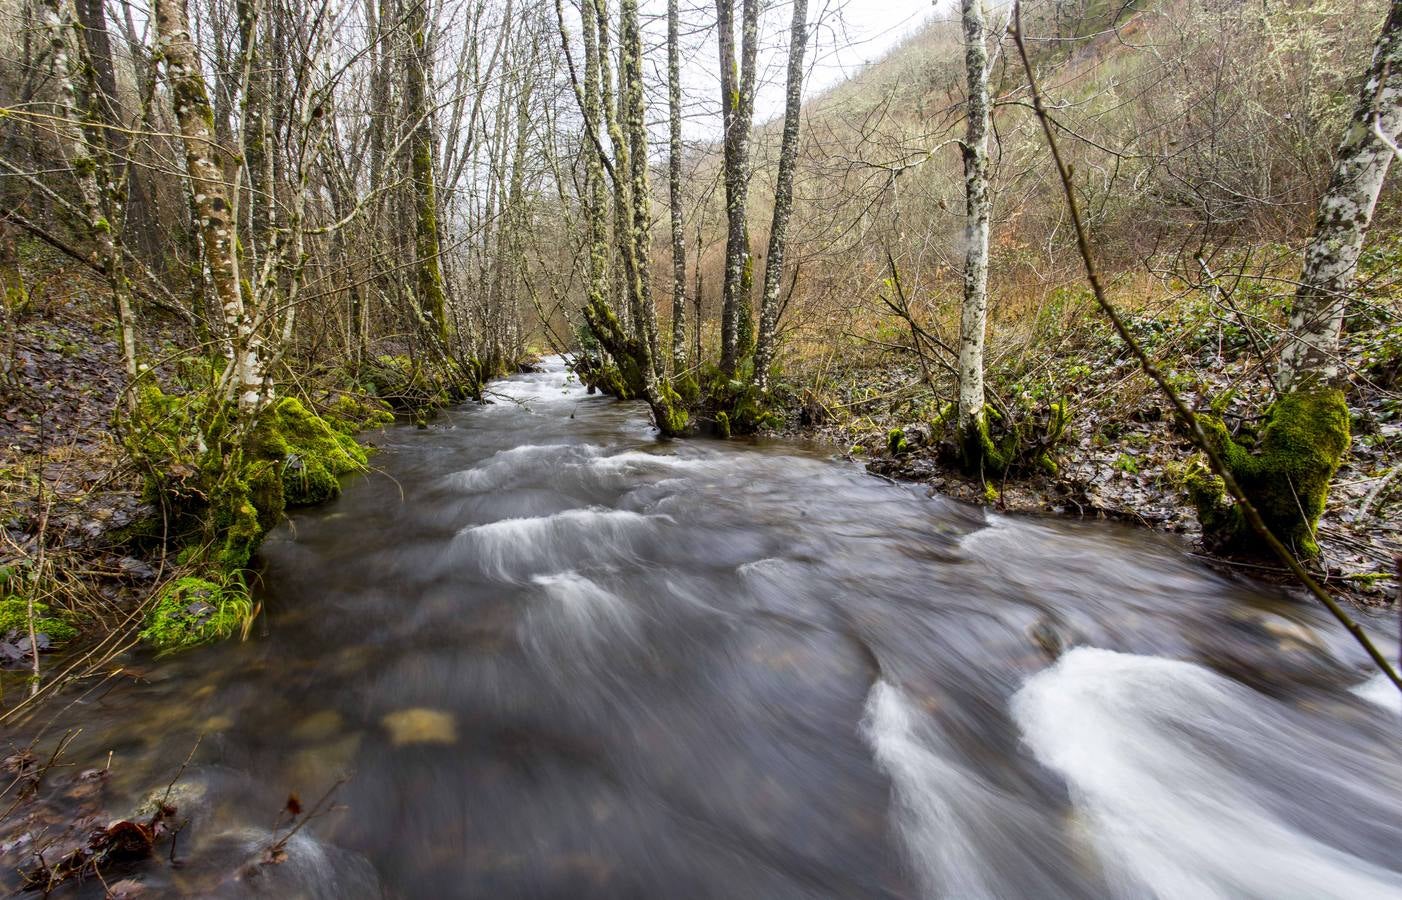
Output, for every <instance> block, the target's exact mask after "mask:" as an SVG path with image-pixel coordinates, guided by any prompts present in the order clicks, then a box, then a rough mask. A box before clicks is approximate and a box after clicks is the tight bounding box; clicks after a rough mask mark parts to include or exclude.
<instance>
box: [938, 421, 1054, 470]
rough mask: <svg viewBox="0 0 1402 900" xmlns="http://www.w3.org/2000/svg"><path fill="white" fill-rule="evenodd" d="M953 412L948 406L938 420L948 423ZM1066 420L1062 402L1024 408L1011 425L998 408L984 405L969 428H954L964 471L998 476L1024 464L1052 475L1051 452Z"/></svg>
mask: <svg viewBox="0 0 1402 900" xmlns="http://www.w3.org/2000/svg"><path fill="white" fill-rule="evenodd" d="M954 414H955V409H954V408H953V407H952V406H951V407H950V408H947V409H946V410H944V411H943V412H942V413H941V419H942V420H943V421H946V422H947V421H949V420H950V419H951V417H953V416H954ZM1067 421H1068V418H1067V411H1066V405H1065V404H1064V403H1049V404H1047V405H1046V407H1044V408H1043V409H1040V410H1030V411H1026V412H1025V413H1024V414H1023V415H1022V416H1021V418H1020V421H1018V422H1015V423H1012V424H1009V423H1008V422H1007V421H1006V419H1005V417H1004V416H1003V415H1002V414H1001V413H1000V412H998V410H997V409H995V408H994V407H992V406H985V407H984V408H983V412H982V413H981V414H980V415H978V416H976V417H975V418H974V420H973V421H972V422H971V423H969V425H968V427H966V428H963V429H957V435H956V437H957V443H958V446H959V454H960V461H961V463H962V465H963V466H964V469H965V471H967V472H969V473H970V474H973V475H980V476H985V475H994V476H1001V475H1003V474H1005V473H1006V472H1008V471H1009V470H1011V469H1013V468H1021V467H1027V466H1032V467H1035V468H1038V469H1041V470H1042V471H1044V472H1047V473H1048V474H1055V473H1056V470H1057V465H1056V458H1055V457H1054V456H1053V455H1052V452H1053V450H1054V449H1055V448H1056V445H1057V444H1059V443H1060V442H1061V440H1062V439H1063V438H1064V437H1065V435H1066V423H1067Z"/></svg>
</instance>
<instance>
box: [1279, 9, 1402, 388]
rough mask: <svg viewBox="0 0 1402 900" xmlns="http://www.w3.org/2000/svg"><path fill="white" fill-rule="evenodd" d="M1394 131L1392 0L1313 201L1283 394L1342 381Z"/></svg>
mask: <svg viewBox="0 0 1402 900" xmlns="http://www.w3.org/2000/svg"><path fill="white" fill-rule="evenodd" d="M1400 133H1402V0H1393V3H1392V4H1391V7H1390V8H1389V11H1388V16H1387V20H1386V21H1385V22H1384V23H1383V29H1382V33H1381V34H1379V35H1378V40H1377V43H1376V44H1375V45H1374V48H1373V60H1372V65H1370V66H1369V68H1368V76H1367V78H1366V79H1364V82H1363V87H1362V89H1361V91H1360V93H1359V98H1358V105H1357V107H1356V108H1355V109H1354V113H1353V117H1352V119H1351V120H1350V121H1349V124H1348V129H1347V130H1346V131H1345V132H1344V137H1343V140H1342V141H1341V142H1340V144H1339V152H1338V157H1337V160H1336V162H1335V163H1334V173H1333V175H1332V176H1331V177H1330V179H1329V187H1328V188H1327V189H1326V190H1325V192H1324V196H1323V198H1321V199H1320V201H1319V215H1318V218H1317V220H1316V221H1315V226H1314V236H1313V237H1312V238H1311V239H1310V242H1309V246H1308V247H1307V248H1306V249H1305V262H1304V271H1303V272H1302V273H1301V275H1300V286H1299V288H1298V289H1297V290H1296V292H1295V305H1294V309H1293V311H1292V312H1291V315H1290V324H1289V329H1288V334H1287V337H1286V342H1285V347H1284V349H1283V350H1282V351H1281V355H1280V368H1279V370H1278V371H1277V374H1276V385H1277V387H1278V388H1279V389H1280V391H1281V392H1282V393H1285V392H1288V391H1290V390H1293V389H1297V388H1299V387H1301V386H1303V385H1304V384H1305V382H1307V381H1310V380H1315V381H1318V382H1319V383H1323V384H1331V383H1335V382H1337V381H1339V379H1340V378H1341V377H1342V374H1343V373H1342V371H1341V366H1340V362H1339V333H1340V331H1341V330H1342V328H1343V322H1344V311H1345V310H1344V308H1345V306H1346V304H1347V300H1348V291H1349V288H1350V286H1351V285H1352V284H1353V278H1354V275H1355V273H1356V272H1357V271H1358V258H1359V255H1360V254H1361V253H1362V250H1363V239H1364V238H1365V237H1366V236H1367V233H1368V226H1369V225H1370V224H1371V222H1372V219H1373V209H1374V207H1376V206H1377V202H1378V195H1379V194H1380V193H1381V192H1382V187H1383V181H1384V179H1385V178H1386V177H1387V169H1388V164H1389V163H1391V162H1392V156H1393V151H1392V147H1391V146H1390V145H1391V144H1396V143H1397V140H1398V137H1399V134H1400Z"/></svg>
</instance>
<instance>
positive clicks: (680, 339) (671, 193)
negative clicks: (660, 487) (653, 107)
mask: <svg viewBox="0 0 1402 900" xmlns="http://www.w3.org/2000/svg"><path fill="white" fill-rule="evenodd" d="M799 2H806V0H799ZM677 7H678V0H667V200H668V212H669V213H670V223H671V229H672V371H673V372H674V373H676V374H677V375H678V376H680V375H681V373H682V372H683V370H685V369H686V236H685V234H683V232H682V228H683V220H682V76H681V38H680V30H681V29H680V15H679V13H678V9H677ZM696 324H697V327H698V328H699V327H700V325H701V323H700V322H699V321H698V322H697V323H696Z"/></svg>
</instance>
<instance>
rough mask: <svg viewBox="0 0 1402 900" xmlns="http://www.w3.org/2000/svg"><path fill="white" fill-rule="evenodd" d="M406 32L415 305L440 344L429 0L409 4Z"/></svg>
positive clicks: (443, 299) (444, 330)
mask: <svg viewBox="0 0 1402 900" xmlns="http://www.w3.org/2000/svg"><path fill="white" fill-rule="evenodd" d="M404 27H405V30H406V31H407V32H408V35H409V42H410V45H411V51H410V52H409V53H408V54H406V60H405V71H404V92H405V102H406V104H407V106H408V114H409V119H410V121H411V122H413V131H412V133H411V137H410V140H409V160H410V173H411V176H412V179H413V190H414V250H415V253H416V254H417V257H418V259H417V262H416V263H415V269H416V271H417V278H416V280H415V283H416V285H417V287H418V297H417V301H418V306H419V310H420V312H421V313H422V315H423V317H424V318H425V319H426V320H427V324H428V325H429V327H430V328H431V329H432V331H433V333H434V334H435V335H436V336H437V338H438V339H439V340H446V339H447V337H448V314H447V294H446V292H445V291H444V288H443V268H442V264H441V262H440V261H439V256H440V255H441V253H442V238H441V236H440V234H439V230H438V196H437V189H436V187H435V170H434V166H433V121H432V107H431V103H430V99H429V96H428V72H429V68H430V67H431V66H432V64H433V60H432V57H431V56H430V54H429V48H428V0H409V7H408V9H407V10H406V11H405V14H404Z"/></svg>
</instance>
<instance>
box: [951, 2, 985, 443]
mask: <svg viewBox="0 0 1402 900" xmlns="http://www.w3.org/2000/svg"><path fill="white" fill-rule="evenodd" d="M960 2H961V10H962V17H963V24H964V70H965V73H966V78H967V80H968V93H969V96H968V113H967V127H966V130H965V135H964V143H963V146H962V150H963V155H964V197H965V200H964V203H965V220H964V222H965V224H964V243H965V247H964V305H963V311H962V314H961V316H960V321H959V414H958V427H959V431H960V435H961V439H962V440H961V442H962V443H963V445H964V447H965V448H966V450H965V456H966V458H965V462H966V463H968V464H969V465H970V466H971V467H979V466H981V465H982V463H983V455H984V448H985V444H986V440H985V438H986V432H987V423H986V420H985V413H984V405H985V403H984V390H983V355H984V354H983V345H984V330H985V327H986V322H987V318H988V225H989V217H990V213H991V207H992V200H991V198H990V196H989V184H988V181H989V178H988V47H987V44H986V43H985V33H984V19H983V0H960Z"/></svg>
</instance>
